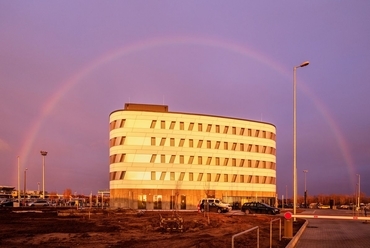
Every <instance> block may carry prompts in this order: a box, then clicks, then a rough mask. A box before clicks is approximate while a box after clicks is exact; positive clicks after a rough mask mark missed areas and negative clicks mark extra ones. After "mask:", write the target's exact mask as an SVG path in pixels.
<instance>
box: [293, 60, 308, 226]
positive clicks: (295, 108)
mask: <svg viewBox="0 0 370 248" xmlns="http://www.w3.org/2000/svg"><path fill="white" fill-rule="evenodd" d="M309 64H310V62H309V61H305V62H303V63H302V64H300V65H298V66H294V67H293V214H294V215H296V214H297V79H296V77H297V76H296V74H297V72H296V71H297V68H299V67H305V66H307V65H309ZM294 221H296V218H294Z"/></svg>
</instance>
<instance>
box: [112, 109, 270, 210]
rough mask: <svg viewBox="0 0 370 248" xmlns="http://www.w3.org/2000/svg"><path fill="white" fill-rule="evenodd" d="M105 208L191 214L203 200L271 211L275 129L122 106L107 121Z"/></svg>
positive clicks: (241, 120) (220, 118)
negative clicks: (256, 204) (262, 204)
mask: <svg viewBox="0 0 370 248" xmlns="http://www.w3.org/2000/svg"><path fill="white" fill-rule="evenodd" d="M109 136H110V145H109V147H110V149H109V156H110V167H109V177H110V206H111V207H113V208H133V209H173V208H178V209H197V204H198V202H199V200H200V199H202V198H204V197H207V196H208V197H216V198H220V199H222V200H223V201H225V202H227V203H231V204H234V205H235V206H237V205H239V206H240V204H242V203H244V202H250V201H262V202H266V203H268V204H271V205H273V204H275V197H276V128H275V126H274V125H273V124H270V123H265V122H259V121H252V120H245V119H237V118H229V117H222V116H212V115H201V114H191V113H180V112H169V111H168V106H165V105H146V104H131V103H129V104H125V108H124V109H122V110H117V111H114V112H112V113H111V114H110V134H109Z"/></svg>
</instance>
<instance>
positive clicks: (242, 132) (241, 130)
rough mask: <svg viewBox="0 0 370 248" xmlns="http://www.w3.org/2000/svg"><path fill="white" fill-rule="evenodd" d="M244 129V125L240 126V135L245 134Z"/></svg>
mask: <svg viewBox="0 0 370 248" xmlns="http://www.w3.org/2000/svg"><path fill="white" fill-rule="evenodd" d="M244 130H245V128H244V127H242V128H240V135H244Z"/></svg>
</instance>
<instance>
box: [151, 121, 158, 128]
mask: <svg viewBox="0 0 370 248" xmlns="http://www.w3.org/2000/svg"><path fill="white" fill-rule="evenodd" d="M155 124H157V120H152V123H151V124H150V128H155Z"/></svg>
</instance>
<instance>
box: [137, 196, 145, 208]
mask: <svg viewBox="0 0 370 248" xmlns="http://www.w3.org/2000/svg"><path fill="white" fill-rule="evenodd" d="M137 208H138V209H146V195H138V198H137Z"/></svg>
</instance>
